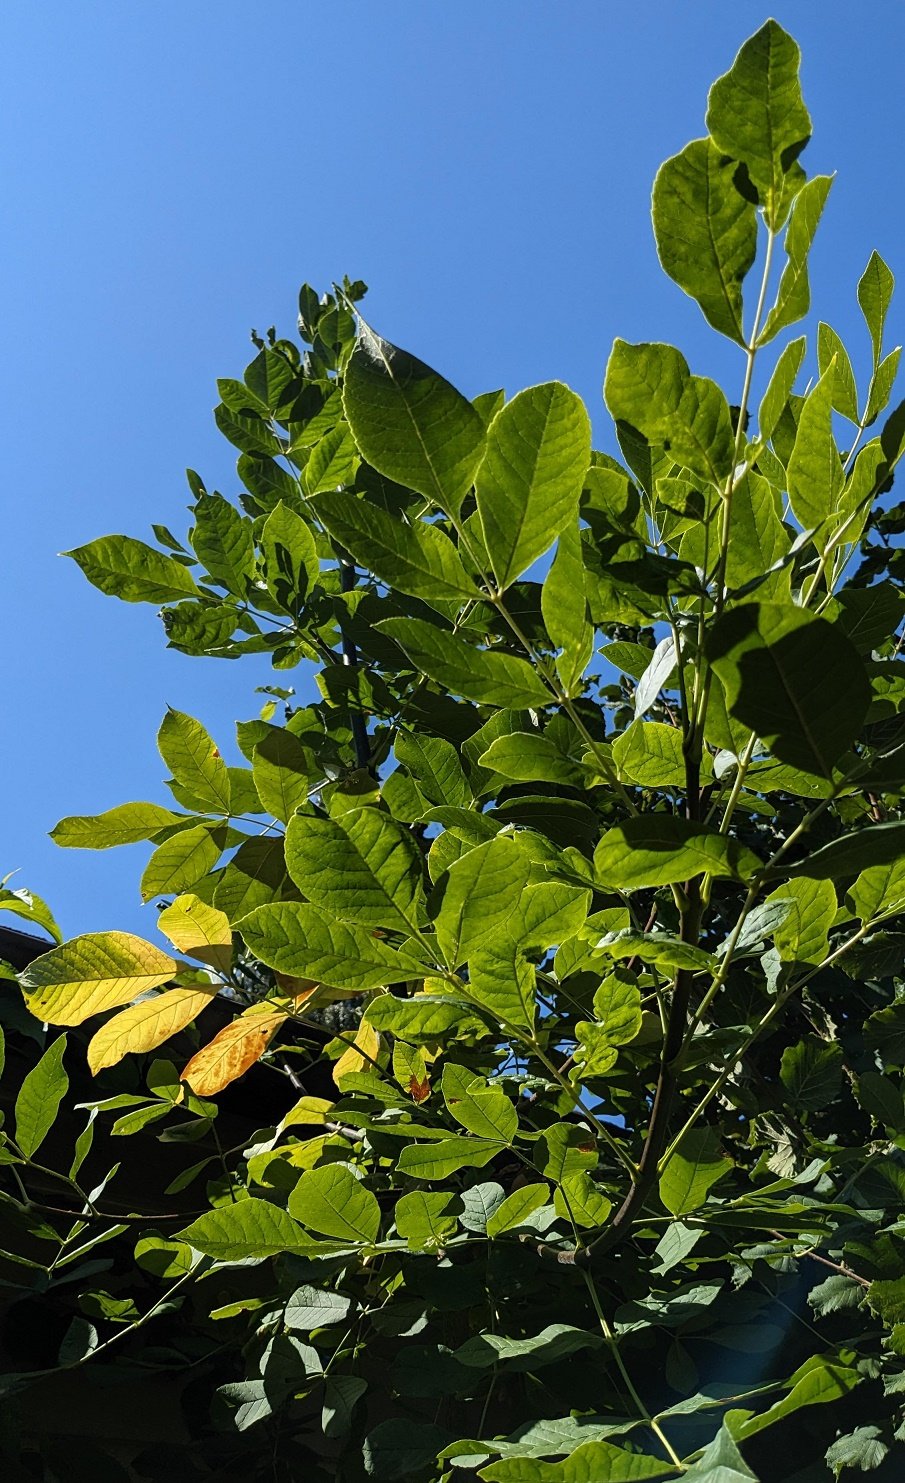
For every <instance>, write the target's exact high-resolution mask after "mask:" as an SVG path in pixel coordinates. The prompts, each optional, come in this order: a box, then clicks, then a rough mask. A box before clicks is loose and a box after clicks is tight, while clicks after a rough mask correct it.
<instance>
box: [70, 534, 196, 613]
mask: <svg viewBox="0 0 905 1483" xmlns="http://www.w3.org/2000/svg"><path fill="white" fill-rule="evenodd" d="M63 554H64V555H65V556H71V557H72V559H73V561H75V562H77V563H78V565H79V566H80V567H81V568H82V571H83V572H84V573H85V576H86V577H87V578H88V581H89V582H90V583H91V585H92V586H93V587H98V588H100V590H101V592H106V593H107V595H108V596H109V597H119V598H122V600H123V602H155V603H161V602H178V601H179V599H180V598H183V597H196V596H198V595H199V594H198V588H197V587H196V586H195V580H194V578H193V576H192V574H191V572H190V571H189V570H188V568H187V567H185V566H183V565H182V562H181V561H176V560H175V559H174V557H172V556H165V555H164V553H163V552H162V551H157V550H155V549H154V547H153V546H146V545H145V543H144V541H136V540H133V539H132V537H131V536H101V537H100V538H99V539H98V540H96V541H91V542H90V544H89V545H87V546H77V547H76V549H75V550H74V551H66V552H64V553H63Z"/></svg>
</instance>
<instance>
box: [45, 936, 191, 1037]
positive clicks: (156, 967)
mask: <svg viewBox="0 0 905 1483" xmlns="http://www.w3.org/2000/svg"><path fill="white" fill-rule="evenodd" d="M175 972H176V964H175V963H174V962H173V959H172V958H170V957H168V956H167V954H166V953H162V952H161V951H160V949H159V948H156V947H154V946H153V945H152V944H151V943H150V942H143V941H142V939H141V938H140V937H133V936H132V935H131V934H130V933H128V932H87V933H85V935H84V936H82V937H74V938H73V939H72V940H71V942H67V943H64V944H63V946H62V947H56V948H52V949H51V951H50V952H49V953H42V954H41V956H40V957H39V958H35V959H34V961H33V962H31V963H30V964H29V965H28V967H27V968H26V970H25V972H24V973H23V974H22V975H21V978H20V980H19V981H20V983H21V985H22V991H23V993H24V995H25V1003H26V1005H27V1007H28V1009H29V1010H30V1011H31V1013H32V1014H33V1015H34V1016H35V1018H36V1019H39V1020H45V1021H47V1022H48V1023H49V1024H51V1025H80V1024H81V1023H82V1022H83V1020H86V1019H89V1018H90V1016H91V1015H93V1014H100V1013H101V1012H102V1011H103V1010H105V1009H115V1008H116V1007H117V1005H120V1004H128V1003H129V1002H130V1001H131V1000H132V999H137V998H138V996H139V995H140V994H144V993H147V992H148V990H149V989H156V988H159V987H160V985H161V984H165V983H167V982H168V981H169V980H170V979H171V978H172V977H173V974H174V973H175Z"/></svg>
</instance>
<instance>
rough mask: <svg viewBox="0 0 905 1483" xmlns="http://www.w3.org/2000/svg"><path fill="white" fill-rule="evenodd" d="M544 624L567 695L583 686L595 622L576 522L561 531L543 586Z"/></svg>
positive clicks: (561, 682)
mask: <svg viewBox="0 0 905 1483" xmlns="http://www.w3.org/2000/svg"><path fill="white" fill-rule="evenodd" d="M541 612H542V614H543V619H544V627H545V628H546V630H547V633H548V634H549V636H550V641H551V643H552V644H553V647H554V648H555V649H559V650H560V651H561V652H560V654H559V655H558V656H557V659H556V672H557V674H558V675H559V680H560V684H561V685H562V687H563V689H564V690H565V692H566V694H567V695H570V696H571V695H573V694H575V693H576V691H578V690H580V688H581V685H580V681H581V677H582V675H583V674H584V671H585V669H586V668H587V666H588V663H589V662H590V659H591V656H592V655H593V653H594V625H593V623H592V622H591V618H590V614H589V612H588V599H587V593H586V591H585V566H584V559H583V556H582V543H581V536H580V533H579V530H578V526H577V524H572V525H567V526H565V527H564V529H563V530H561V531H560V534H559V540H558V542H557V546H556V555H555V556H554V558H553V561H552V564H551V566H550V570H549V571H548V573H547V575H546V577H545V578H544V585H543V587H542V589H541Z"/></svg>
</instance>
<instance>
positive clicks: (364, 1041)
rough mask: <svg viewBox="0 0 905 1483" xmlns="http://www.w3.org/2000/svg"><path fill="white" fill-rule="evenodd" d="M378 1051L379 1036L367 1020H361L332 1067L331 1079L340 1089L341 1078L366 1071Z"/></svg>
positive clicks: (375, 1058)
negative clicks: (353, 1036)
mask: <svg viewBox="0 0 905 1483" xmlns="http://www.w3.org/2000/svg"><path fill="white" fill-rule="evenodd" d="M379 1051H380V1036H379V1035H378V1033H377V1031H376V1030H375V1029H374V1027H373V1025H369V1024H368V1022H367V1020H362V1022H361V1024H360V1025H359V1027H358V1029H357V1031H356V1033H355V1039H354V1041H353V1042H352V1044H351V1045H350V1046H349V1048H348V1050H344V1051H343V1053H342V1055H341V1056H340V1058H339V1060H338V1061H337V1063H336V1065H335V1066H334V1067H333V1080H334V1081H335V1083H336V1085H337V1086H338V1087H339V1088H340V1090H342V1079H343V1077H344V1076H357V1075H358V1074H359V1073H360V1072H362V1071H367V1070H368V1069H369V1067H370V1066H371V1064H372V1062H374V1061H376V1060H377V1056H378V1053H379Z"/></svg>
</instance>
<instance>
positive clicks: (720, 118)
mask: <svg viewBox="0 0 905 1483" xmlns="http://www.w3.org/2000/svg"><path fill="white" fill-rule="evenodd" d="M800 61H801V53H800V51H799V49H798V47H797V46H796V44H795V42H794V41H793V40H792V37H791V36H789V35H788V34H787V32H785V31H784V30H783V28H782V26H780V25H779V24H778V23H777V22H776V21H773V20H769V21H767V22H766V23H765V24H764V25H763V26H761V28H760V30H759V31H757V32H756V33H755V35H754V36H751V37H749V39H748V40H747V41H746V42H745V43H744V45H743V46H742V48H741V50H740V51H739V53H738V56H737V57H736V59H735V61H734V62H733V64H732V66H731V67H730V69H729V71H728V72H727V73H726V74H725V75H724V76H723V77H720V78H718V79H717V81H716V82H715V83H714V84H713V87H712V88H711V89H710V96H709V98H708V101H707V120H706V122H707V128H708V130H709V132H710V135H711V137H712V138H713V140H714V142H715V144H716V145H717V148H718V149H719V150H721V151H722V152H723V154H727V155H729V156H730V158H731V159H733V160H739V161H741V162H742V164H744V166H745V168H746V170H747V172H748V175H749V176H750V179H751V181H752V183H753V184H754V185H755V186H756V188H757V192H758V195H759V196H760V201H761V205H762V206H763V208H764V216H765V219H766V222H767V226H768V227H770V228H771V230H773V231H775V230H776V229H777V228H778V227H780V226H781V225H782V222H783V218H784V215H785V210H784V207H785V205H786V202H787V194H788V188H787V179H786V177H787V174H788V172H789V171H790V170H791V169H792V167H793V165H794V162H795V161H796V160H797V158H798V155H799V154H800V153H801V151H802V149H803V148H804V146H805V145H806V144H807V142H808V139H809V138H810V137H811V119H810V115H809V114H808V111H807V109H806V108H805V106H804V100H803V98H802V96H801V84H800V82H799V79H798V68H799V64H800Z"/></svg>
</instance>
